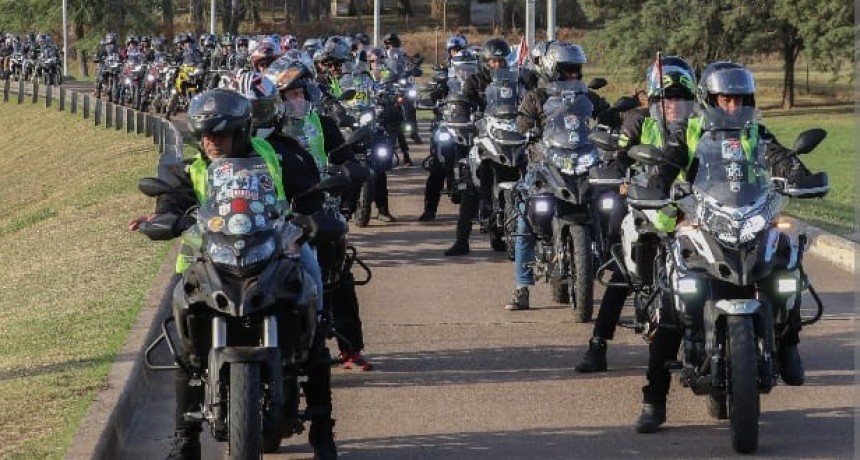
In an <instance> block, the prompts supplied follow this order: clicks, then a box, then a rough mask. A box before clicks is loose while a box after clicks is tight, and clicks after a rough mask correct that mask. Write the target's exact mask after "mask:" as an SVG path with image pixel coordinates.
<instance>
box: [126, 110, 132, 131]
mask: <svg viewBox="0 0 860 460" xmlns="http://www.w3.org/2000/svg"><path fill="white" fill-rule="evenodd" d="M133 125H134V109H132V108H126V109H125V133H126V134H128V133H130V132H132V131H133V130H134V126H133Z"/></svg>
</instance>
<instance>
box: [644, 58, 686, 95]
mask: <svg viewBox="0 0 860 460" xmlns="http://www.w3.org/2000/svg"><path fill="white" fill-rule="evenodd" d="M655 64H656V63H655ZM655 64H651V67H649V68H648V74H647V76H646V84H647V85H646V86H647V87H646V91H645V93H646V95H647V96H648V99H650V100H654V99H660V98H661V97H663V98H666V99H688V100H693V99H695V95H696V73H695V71H693V67H692V66H691V65H690V64H689V63H688V62H687V61H685V60H684V58H682V57H680V56H664V57H663V60H662V62H661V63H660V65H661V67H658V66H656V65H655ZM661 73H662V75H663V80H662V81H661V80H660V74H661Z"/></svg>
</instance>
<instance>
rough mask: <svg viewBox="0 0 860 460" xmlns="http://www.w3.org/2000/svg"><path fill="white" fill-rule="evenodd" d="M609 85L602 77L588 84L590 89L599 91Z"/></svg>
mask: <svg viewBox="0 0 860 460" xmlns="http://www.w3.org/2000/svg"><path fill="white" fill-rule="evenodd" d="M606 85H607V82H606V79H605V78H602V77H596V78H592V79H591V81H590V82H588V89H593V90H598V89H600V88H603V87H604V86H606Z"/></svg>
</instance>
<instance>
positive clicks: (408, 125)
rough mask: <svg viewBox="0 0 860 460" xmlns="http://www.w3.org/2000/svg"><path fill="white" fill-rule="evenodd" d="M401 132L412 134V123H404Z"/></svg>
mask: <svg viewBox="0 0 860 460" xmlns="http://www.w3.org/2000/svg"><path fill="white" fill-rule="evenodd" d="M403 132H404V133H406V134H409V133H411V132H412V123H406V124H404V125H403Z"/></svg>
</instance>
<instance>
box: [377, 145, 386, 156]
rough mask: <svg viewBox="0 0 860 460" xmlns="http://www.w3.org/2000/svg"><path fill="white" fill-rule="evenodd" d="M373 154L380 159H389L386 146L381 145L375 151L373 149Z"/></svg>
mask: <svg viewBox="0 0 860 460" xmlns="http://www.w3.org/2000/svg"><path fill="white" fill-rule="evenodd" d="M373 153H375V154H376V156H378V157H379V158H387V157H388V147H386V146H384V145H379V146H377V147H376V148H375V149H373Z"/></svg>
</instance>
